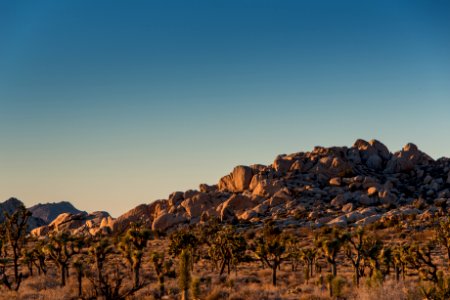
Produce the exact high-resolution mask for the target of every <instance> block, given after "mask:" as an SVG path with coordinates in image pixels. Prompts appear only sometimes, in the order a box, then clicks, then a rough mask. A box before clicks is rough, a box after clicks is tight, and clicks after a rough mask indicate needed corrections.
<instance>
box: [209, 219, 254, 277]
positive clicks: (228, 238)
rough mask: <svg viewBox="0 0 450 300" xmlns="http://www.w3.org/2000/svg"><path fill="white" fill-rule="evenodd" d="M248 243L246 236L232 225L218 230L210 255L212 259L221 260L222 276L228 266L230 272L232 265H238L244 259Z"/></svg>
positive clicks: (213, 239) (212, 242)
mask: <svg viewBox="0 0 450 300" xmlns="http://www.w3.org/2000/svg"><path fill="white" fill-rule="evenodd" d="M246 249H247V243H246V241H245V239H244V237H243V236H242V235H241V234H239V233H238V232H237V231H236V229H235V228H234V227H232V226H227V227H225V228H223V229H222V230H220V231H219V232H217V234H216V235H215V236H214V237H213V238H212V239H211V246H210V248H209V251H208V252H209V255H210V257H211V259H213V260H214V261H217V262H219V264H220V273H219V275H220V276H221V275H222V274H223V272H224V271H225V267H227V273H228V274H230V270H231V266H233V267H236V266H237V264H238V263H239V262H241V261H242V260H243V257H244V254H245V250H246Z"/></svg>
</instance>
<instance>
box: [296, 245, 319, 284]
mask: <svg viewBox="0 0 450 300" xmlns="http://www.w3.org/2000/svg"><path fill="white" fill-rule="evenodd" d="M299 255H300V260H301V261H302V262H303V265H304V266H305V267H306V268H305V279H306V282H308V280H309V279H310V278H311V277H313V266H314V264H315V262H316V258H317V250H316V249H314V248H312V247H308V248H302V249H300V252H299Z"/></svg>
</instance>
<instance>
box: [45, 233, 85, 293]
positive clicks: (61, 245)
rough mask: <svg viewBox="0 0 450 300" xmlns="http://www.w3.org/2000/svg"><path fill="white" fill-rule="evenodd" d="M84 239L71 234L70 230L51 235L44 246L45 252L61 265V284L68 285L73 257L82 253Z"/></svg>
mask: <svg viewBox="0 0 450 300" xmlns="http://www.w3.org/2000/svg"><path fill="white" fill-rule="evenodd" d="M83 244H84V243H83V239H82V238H80V237H76V236H73V235H71V234H70V233H68V232H60V233H57V234H55V235H52V236H50V239H49V240H48V242H47V244H46V245H45V246H44V252H45V253H46V254H47V255H48V256H49V257H50V259H52V260H53V261H54V262H55V264H56V265H57V266H58V267H59V271H60V273H61V286H65V285H66V277H68V275H69V263H70V260H71V258H72V257H73V256H74V255H75V254H78V253H80V251H81V249H82V247H83Z"/></svg>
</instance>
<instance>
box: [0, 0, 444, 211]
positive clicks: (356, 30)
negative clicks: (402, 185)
mask: <svg viewBox="0 0 450 300" xmlns="http://www.w3.org/2000/svg"><path fill="white" fill-rule="evenodd" d="M449 53H450V2H448V1H1V2H0V138H1V139H2V141H3V143H2V144H3V147H2V148H1V149H0V168H2V170H5V171H4V174H3V176H2V175H0V179H1V180H2V181H3V182H4V184H3V185H4V186H3V187H2V188H3V194H1V196H3V197H7V195H11V194H17V195H18V196H22V198H26V199H25V201H30V202H33V201H50V200H58V199H55V198H65V197H69V198H70V199H68V200H73V201H74V202H76V201H79V203H80V206H86V207H87V208H86V209H90V208H92V209H93V208H94V207H96V206H95V205H93V204H92V205H91V203H93V201H94V200H95V201H98V208H101V206H102V205H103V206H104V202H101V201H102V200H99V199H102V198H108V199H110V201H116V202H117V203H118V202H119V200H118V199H112V198H114V197H115V195H117V197H118V198H119V197H120V198H121V199H123V198H124V197H129V202H127V203H125V204H123V203H122V204H121V205H122V206H120V205H119V204H117V205H118V208H117V211H123V210H125V209H126V208H131V206H132V204H133V203H135V202H137V203H139V202H143V201H149V200H152V199H154V198H156V197H164V196H165V195H166V194H167V193H168V192H170V191H173V190H175V189H178V188H189V187H191V188H194V187H195V184H197V183H200V182H201V181H207V182H210V183H213V182H215V181H216V180H217V179H218V178H217V177H218V176H220V175H224V174H225V173H226V172H228V171H229V169H231V168H232V167H233V166H234V165H235V164H238V163H245V164H250V163H253V162H263V163H269V162H270V160H271V159H273V157H274V156H275V155H276V154H278V153H282V152H293V151H299V150H308V149H309V148H311V147H312V146H314V145H315V144H324V145H331V144H351V143H352V141H353V140H355V139H356V138H359V137H361V138H366V139H370V138H379V139H380V140H382V141H384V142H386V143H387V145H388V146H389V147H390V148H391V150H393V151H394V150H397V149H398V148H399V147H400V146H401V145H402V144H404V143H406V142H408V141H413V142H416V143H417V144H418V145H419V147H421V148H423V149H424V150H425V151H427V152H429V153H430V154H431V155H433V156H435V157H437V156H441V155H447V156H449V155H450V150H449V147H450V141H448V139H447V140H445V137H444V136H445V134H447V135H448V132H449V130H450V118H448V116H449V114H450V55H449ZM162 162H164V163H162ZM167 167H168V168H169V169H171V170H172V171H173V172H172V173H170V172H167V170H166V168H167ZM175 170H177V171H176V172H175ZM2 172H3V171H2ZM7 173H8V174H9V175H8V176H6V174H7ZM175 173H176V174H175ZM61 174H62V175H61ZM68 174H71V175H68ZM154 174H157V175H154ZM161 174H163V175H162V176H161ZM177 174H178V175H177ZM90 176H92V178H91V177H90ZM130 176H135V177H132V178H130ZM61 177H64V178H70V180H69V179H67V180H66V181H64V182H62V181H61V180H62V179H61ZM86 177H89V178H90V179H91V180H89V182H94V181H95V180H97V181H99V182H101V183H99V185H100V187H99V188H98V189H95V192H93V187H92V186H90V185H89V184H87V182H86V181H87V179H86ZM37 178H41V179H37ZM42 178H45V179H42ZM136 178H139V180H137V179H136ZM100 179H101V180H100ZM140 180H141V181H142V182H141V181H140ZM117 182H121V183H123V190H120V191H119V190H117V189H114V187H115V186H116V183H117ZM136 182H138V183H136ZM152 182H154V183H153V185H152ZM102 184H103V186H102ZM55 185H57V186H58V189H59V190H58V191H55V192H53V191H51V190H52V189H51V188H50V186H51V187H54V186H55ZM71 186H77V190H74V189H71V188H70V187H71ZM127 186H128V187H129V188H128V189H127ZM19 189H20V190H19ZM22 189H23V191H22ZM106 189H110V191H108V193H106V192H104V191H105V190H106ZM79 191H84V192H79ZM89 197H91V198H89ZM127 199H128V198H127ZM89 200H90V202H89ZM105 201H106V200H105ZM133 201H135V202H133ZM82 208H83V207H82Z"/></svg>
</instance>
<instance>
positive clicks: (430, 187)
mask: <svg viewBox="0 0 450 300" xmlns="http://www.w3.org/2000/svg"><path fill="white" fill-rule="evenodd" d="M449 172H450V159H448V158H441V159H438V160H434V159H432V158H431V157H430V156H428V155H427V154H425V153H423V152H422V151H420V150H419V149H418V148H417V146H416V145H414V144H407V145H405V146H404V147H403V149H402V150H400V151H398V152H395V153H391V152H390V151H389V150H388V148H387V147H386V146H385V145H384V144H382V143H381V142H379V141H377V140H371V141H369V142H367V141H364V140H357V141H356V142H355V143H354V144H353V146H351V147H330V148H325V147H319V146H318V147H315V148H314V149H313V150H312V151H310V152H298V153H293V154H289V155H284V154H283V155H279V156H277V157H276V158H275V160H274V162H273V163H272V164H271V165H267V166H265V165H251V166H237V167H235V168H234V169H233V171H232V172H231V173H230V174H229V175H226V176H224V177H222V178H221V179H220V180H219V182H218V184H216V185H206V184H201V185H200V186H199V190H188V191H185V192H174V193H172V194H171V195H170V196H169V197H168V199H163V200H158V201H155V202H153V203H150V204H142V205H140V206H138V207H136V208H134V209H132V210H130V211H129V212H127V213H125V214H124V215H122V216H120V217H119V218H117V219H116V220H113V219H111V218H110V217H109V218H106V219H105V221H101V222H97V223H99V224H101V226H104V227H108V230H112V231H116V232H121V231H123V230H124V229H125V228H127V226H128V225H129V224H130V222H136V221H140V222H143V223H145V224H147V225H148V226H149V227H151V228H152V229H154V230H161V231H165V230H169V229H172V228H176V227H179V226H186V225H187V224H195V223H198V222H202V221H203V220H205V219H207V218H209V217H213V216H214V217H217V218H219V219H220V220H221V221H223V222H232V223H237V222H239V223H240V224H243V225H245V224H247V225H252V224H253V225H258V224H262V223H263V222H264V220H267V219H272V220H275V221H276V222H277V223H278V224H280V225H282V226H310V227H320V226H325V225H333V226H354V225H367V224H371V223H374V222H376V221H380V220H381V221H383V220H392V219H395V218H397V219H399V218H400V219H401V218H404V217H405V216H411V215H414V216H415V217H417V218H419V219H420V218H422V219H428V218H432V217H433V216H435V215H437V214H444V213H446V212H447V207H448V205H449V204H450V173H449Z"/></svg>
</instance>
